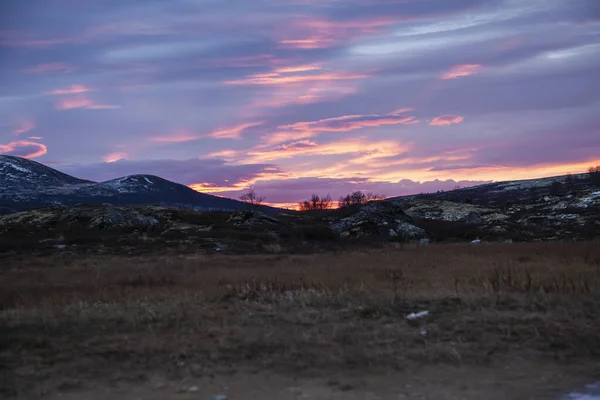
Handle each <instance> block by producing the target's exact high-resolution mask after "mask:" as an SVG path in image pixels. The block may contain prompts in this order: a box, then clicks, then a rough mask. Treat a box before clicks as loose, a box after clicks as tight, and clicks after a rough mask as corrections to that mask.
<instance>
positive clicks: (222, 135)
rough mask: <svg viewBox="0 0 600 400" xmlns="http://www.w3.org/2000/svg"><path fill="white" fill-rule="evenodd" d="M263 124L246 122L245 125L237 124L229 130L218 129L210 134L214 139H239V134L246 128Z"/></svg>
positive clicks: (261, 122)
mask: <svg viewBox="0 0 600 400" xmlns="http://www.w3.org/2000/svg"><path fill="white" fill-rule="evenodd" d="M262 124H264V121H259V122H248V123H245V124H239V125H236V126H232V127H230V128H225V129H219V130H216V131H214V132H212V133H211V134H210V136H211V137H213V138H215V139H241V134H242V132H244V131H245V130H246V129H248V128H252V127H255V126H259V125H262Z"/></svg>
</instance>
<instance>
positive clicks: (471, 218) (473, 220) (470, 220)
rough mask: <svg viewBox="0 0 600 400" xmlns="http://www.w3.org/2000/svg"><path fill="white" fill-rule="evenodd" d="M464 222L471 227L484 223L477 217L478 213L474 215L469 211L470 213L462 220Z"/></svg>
mask: <svg viewBox="0 0 600 400" xmlns="http://www.w3.org/2000/svg"><path fill="white" fill-rule="evenodd" d="M464 221H465V222H466V223H467V224H471V225H479V224H482V223H483V222H484V221H483V218H482V217H481V215H479V214H478V213H476V212H474V211H471V212H470V213H468V214H467V216H466V217H465V218H464Z"/></svg>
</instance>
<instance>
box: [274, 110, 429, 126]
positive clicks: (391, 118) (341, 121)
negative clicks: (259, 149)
mask: <svg viewBox="0 0 600 400" xmlns="http://www.w3.org/2000/svg"><path fill="white" fill-rule="evenodd" d="M412 110H413V109H412V108H403V109H399V110H396V111H393V112H391V113H388V114H383V115H377V114H371V115H344V116H341V117H334V118H326V119H321V120H318V121H306V122H296V123H294V124H290V125H282V126H279V128H280V129H290V130H297V131H320V132H347V131H351V130H355V129H362V128H366V127H378V126H382V125H399V124H414V123H418V122H419V121H418V120H417V119H416V118H415V117H413V116H404V115H402V114H403V113H406V112H410V111H412Z"/></svg>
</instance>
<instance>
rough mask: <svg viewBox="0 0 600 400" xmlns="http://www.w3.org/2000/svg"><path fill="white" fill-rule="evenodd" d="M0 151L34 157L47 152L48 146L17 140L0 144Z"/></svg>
mask: <svg viewBox="0 0 600 400" xmlns="http://www.w3.org/2000/svg"><path fill="white" fill-rule="evenodd" d="M0 153H4V154H7V155H12V156H19V157H24V158H35V157H39V156H43V155H44V154H46V153H48V148H47V147H46V146H45V145H43V144H41V143H36V142H30V141H28V140H18V141H15V142H10V143H7V144H0Z"/></svg>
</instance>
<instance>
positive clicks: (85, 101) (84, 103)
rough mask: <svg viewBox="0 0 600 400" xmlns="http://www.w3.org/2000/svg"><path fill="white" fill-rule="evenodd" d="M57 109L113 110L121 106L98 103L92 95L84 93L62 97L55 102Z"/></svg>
mask: <svg viewBox="0 0 600 400" xmlns="http://www.w3.org/2000/svg"><path fill="white" fill-rule="evenodd" d="M55 107H56V109H57V110H73V109H77V108H83V109H86V110H113V109H117V108H121V106H118V105H114V104H98V103H96V102H95V101H94V100H93V99H91V98H90V97H87V96H84V95H75V96H70V97H66V98H62V99H60V100H58V101H57V102H56V103H55Z"/></svg>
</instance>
